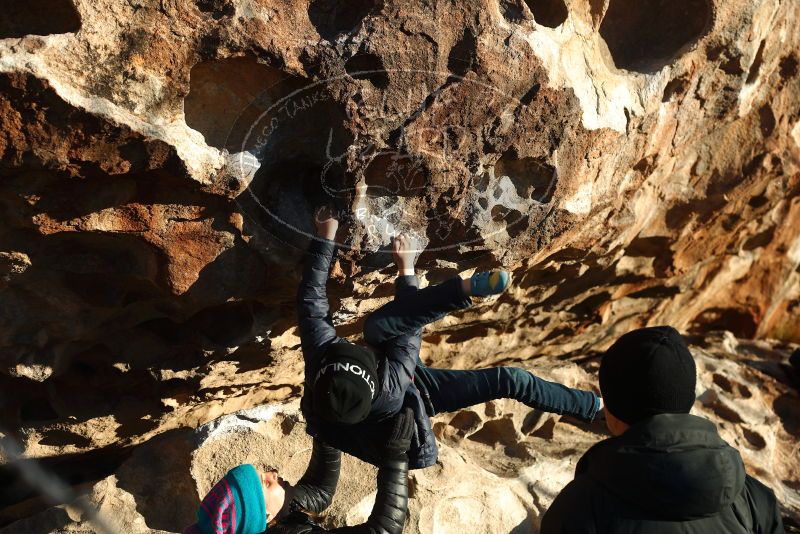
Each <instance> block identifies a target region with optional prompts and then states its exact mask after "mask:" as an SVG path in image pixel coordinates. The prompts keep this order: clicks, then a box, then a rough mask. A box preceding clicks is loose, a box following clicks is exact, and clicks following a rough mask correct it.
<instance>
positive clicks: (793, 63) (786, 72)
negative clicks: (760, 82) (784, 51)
mask: <svg viewBox="0 0 800 534" xmlns="http://www.w3.org/2000/svg"><path fill="white" fill-rule="evenodd" d="M798 66H800V62H798V61H797V58H796V57H794V55H792V54H789V55H788V56H785V57H783V58H781V62H780V65H779V69H780V73H781V78H783V79H784V80H789V79H791V78H794V77H795V76H797V72H798V71H800V69H798Z"/></svg>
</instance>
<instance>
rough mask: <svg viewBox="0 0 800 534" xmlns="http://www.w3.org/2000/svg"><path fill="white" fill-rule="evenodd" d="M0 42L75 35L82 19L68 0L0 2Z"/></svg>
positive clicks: (14, 0)
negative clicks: (58, 34) (68, 34)
mask: <svg viewBox="0 0 800 534" xmlns="http://www.w3.org/2000/svg"><path fill="white" fill-rule="evenodd" d="M0 12H2V14H3V15H2V16H0V39H7V38H10V37H23V36H25V35H53V34H57V33H71V32H76V31H78V30H79V29H80V28H81V17H80V15H79V14H78V10H77V9H75V5H74V4H73V3H72V2H71V1H70V0H25V1H20V0H0Z"/></svg>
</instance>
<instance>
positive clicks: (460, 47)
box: [447, 28, 478, 77]
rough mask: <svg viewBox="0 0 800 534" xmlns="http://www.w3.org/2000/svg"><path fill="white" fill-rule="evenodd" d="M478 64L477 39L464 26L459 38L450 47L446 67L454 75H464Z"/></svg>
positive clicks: (470, 30)
mask: <svg viewBox="0 0 800 534" xmlns="http://www.w3.org/2000/svg"><path fill="white" fill-rule="evenodd" d="M477 64H478V40H477V39H476V38H475V34H474V33H473V32H472V29H471V28H466V29H465V30H464V33H463V34H462V35H461V39H459V40H458V42H457V43H456V44H455V45H453V48H451V49H450V54H449V55H448V56H447V68H448V70H449V71H450V72H452V73H453V74H455V75H456V76H462V77H463V76H466V75H467V73H468V72H469V71H471V70H474V69H475V67H476V66H477Z"/></svg>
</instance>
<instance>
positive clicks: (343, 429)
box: [297, 208, 602, 469]
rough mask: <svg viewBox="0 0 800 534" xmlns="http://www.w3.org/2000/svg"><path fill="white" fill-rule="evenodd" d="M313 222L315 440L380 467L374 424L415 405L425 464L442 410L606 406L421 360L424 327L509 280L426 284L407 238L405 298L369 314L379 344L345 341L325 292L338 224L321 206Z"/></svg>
mask: <svg viewBox="0 0 800 534" xmlns="http://www.w3.org/2000/svg"><path fill="white" fill-rule="evenodd" d="M315 224H316V227H317V234H318V237H319V239H313V240H312V242H311V245H310V249H309V257H308V259H307V260H306V265H305V269H304V274H303V280H302V282H301V284H300V288H299V291H298V302H297V305H298V314H299V325H300V339H301V344H302V349H303V357H304V359H305V391H304V393H303V398H302V401H301V408H302V411H303V414H304V415H305V417H306V420H307V430H308V432H309V433H310V434H311V435H312V436H317V437H320V438H321V439H323V440H324V441H325V442H326V443H328V444H330V445H332V446H334V447H336V448H338V449H339V450H341V451H343V452H346V453H348V454H351V455H353V456H356V457H358V458H360V459H362V460H364V461H366V462H369V463H372V464H375V465H380V463H379V462H380V460H381V458H380V451H379V450H377V448H376V447H375V446H374V445H373V444H374V443H375V442H376V439H373V438H372V434H373V432H374V427H375V424H376V423H377V422H380V421H382V420H384V419H386V418H387V417H390V416H392V415H394V414H396V413H397V412H398V411H400V409H401V408H402V407H410V408H411V409H412V410H413V412H414V419H415V423H416V432H415V433H414V437H413V440H412V444H411V448H410V449H409V453H408V455H409V467H410V468H411V469H420V468H423V467H428V466H431V465H433V464H434V463H435V462H436V459H437V456H438V451H437V448H436V440H435V438H434V436H433V431H432V429H431V422H430V417H431V416H433V415H435V414H437V413H440V412H452V411H457V410H460V409H462V408H466V407H468V406H472V405H475V404H479V403H482V402H486V401H489V400H492V399H500V398H511V399H516V400H519V401H521V402H523V403H525V404H526V405H528V406H530V407H533V408H537V409H541V410H544V411H548V412H555V413H560V414H568V415H572V416H574V417H576V418H579V419H582V420H585V421H591V420H592V419H593V418H594V417H595V415H596V414H597V413H598V412H599V411H600V409H601V407H602V404H601V401H600V398H599V397H597V396H596V395H595V394H594V393H592V392H589V391H579V390H575V389H570V388H567V387H566V386H563V385H561V384H556V383H553V382H547V381H544V380H541V379H539V378H537V377H536V376H534V375H533V374H531V373H529V372H528V371H525V370H523V369H519V368H514V367H495V368H489V369H479V370H473V371H455V370H444V369H430V368H428V367H425V366H424V365H423V364H422V362H421V361H420V359H419V350H420V344H421V334H422V328H423V327H424V326H425V325H426V324H428V323H431V322H434V321H436V320H438V319H441V318H442V317H444V316H445V315H446V314H447V313H449V312H452V311H455V310H459V309H464V308H467V307H468V306H469V305H470V304H471V297H472V296H488V295H492V294H498V293H501V292H502V291H504V290H505V289H506V287H507V286H508V282H509V276H508V273H506V272H505V271H492V272H482V273H476V274H474V275H473V276H472V277H470V278H468V279H464V280H462V279H461V278H460V277H455V278H452V279H450V280H448V281H446V282H444V283H442V284H439V285H434V286H429V287H426V288H424V289H418V281H417V277H416V275H415V274H414V251H413V247H412V244H411V240H410V239H409V238H408V237H407V236H404V235H400V236H398V237H396V238H395V239H394V242H393V249H394V259H395V263H396V265H397V268H398V277H397V280H396V292H397V294H396V296H395V298H394V300H393V301H392V302H389V303H387V304H386V305H384V306H383V307H381V308H380V309H378V310H377V311H375V312H374V313H373V314H371V315H370V316H369V317H368V318H367V320H366V323H365V326H364V337H365V339H366V341H367V342H368V343H369V344H370V345H371V347H366V346H363V345H357V344H353V343H350V342H348V341H346V340H344V339H342V338H340V337H338V336H337V335H336V331H335V330H334V327H333V322H332V320H331V314H330V309H329V307H328V299H327V296H326V290H325V284H326V281H327V279H328V270H329V268H330V265H331V261H332V259H333V254H334V250H335V246H336V244H335V242H334V239H335V237H336V231H337V229H338V221H337V220H336V219H335V218H334V217H332V216H331V215H330V211H329V210H328V209H327V208H322V209H321V210H319V211H318V212H317V216H316V219H315Z"/></svg>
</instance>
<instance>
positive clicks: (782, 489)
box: [6, 332, 800, 534]
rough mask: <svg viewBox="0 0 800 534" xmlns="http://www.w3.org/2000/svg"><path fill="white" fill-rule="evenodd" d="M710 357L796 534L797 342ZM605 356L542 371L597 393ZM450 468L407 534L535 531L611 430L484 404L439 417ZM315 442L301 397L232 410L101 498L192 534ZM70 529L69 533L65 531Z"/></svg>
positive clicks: (176, 436) (430, 488) (732, 438)
mask: <svg viewBox="0 0 800 534" xmlns="http://www.w3.org/2000/svg"><path fill="white" fill-rule="evenodd" d="M693 341H694V342H695V343H696V344H695V345H693V346H692V351H693V353H694V355H695V357H696V359H697V363H698V378H699V381H698V387H697V395H698V401H697V403H696V405H695V407H694V413H695V414H697V415H702V416H705V417H709V418H710V419H712V420H714V421H715V422H716V423H717V426H718V428H719V430H720V433H721V435H722V436H723V438H724V439H725V440H727V441H728V442H729V443H730V444H732V445H734V446H735V447H737V448H738V449H739V451H740V452H741V454H742V457H743V458H744V461H745V464H746V466H747V470H748V472H749V473H750V474H752V475H754V476H757V477H759V478H760V479H761V480H762V481H764V482H765V483H767V484H768V485H769V486H770V487H772V488H773V489H775V492H776V494H777V496H778V498H779V500H780V501H781V503H783V505H784V507H785V509H784V512H785V514H786V516H787V525H788V526H789V529H788V532H792V528H794V527H797V526H798V523H797V518H798V517H799V516H800V495H798V491H797V489H798V487H800V466H798V464H797V461H796V451H797V441H798V440H797V431H798V421H800V403H798V400H800V398H799V397H798V393H797V390H796V389H794V387H795V386H796V385H797V384H798V379H799V378H800V376H798V374H797V373H796V372H793V371H791V370H789V369H788V367H787V366H786V365H785V364H784V363H783V362H785V360H786V357H787V353H786V351H787V348H789V347H787V346H784V345H779V344H778V345H776V344H775V343H765V342H753V341H743V340H737V339H736V338H735V337H734V336H733V335H732V334H730V333H729V332H722V333H714V334H710V335H707V336H706V337H705V338H696V339H693ZM595 367H596V362H593V363H592V364H590V365H588V366H587V367H586V368H582V367H581V366H579V365H578V364H575V363H567V362H549V363H547V364H541V365H536V366H531V368H532V370H534V371H535V372H537V373H539V374H541V375H542V376H543V377H545V378H548V379H555V380H559V381H563V382H564V383H566V384H568V385H571V386H588V385H590V384H591V383H592V382H593V381H594V378H593V372H594V370H595ZM434 430H435V432H436V434H437V436H438V438H439V441H440V444H441V453H440V456H439V462H438V463H437V464H436V465H435V466H433V467H431V468H428V469H424V470H420V471H413V472H412V474H411V477H410V482H409V484H410V487H409V495H410V503H409V519H408V523H407V529H406V531H407V532H437V533H440V532H441V533H454V534H455V533H460V532H464V531H465V529H468V530H469V531H470V532H481V533H508V532H532V531H535V530H536V528H537V527H538V524H539V521H540V519H541V515H542V514H543V513H544V511H545V510H546V509H547V507H548V506H549V505H550V503H551V502H552V500H553V498H554V497H555V495H556V494H557V493H558V491H559V490H560V489H561V488H562V487H563V486H564V485H565V484H567V483H568V482H569V481H570V480H571V479H572V475H573V472H574V469H575V464H576V462H577V460H578V458H580V456H581V454H583V452H585V451H586V449H588V448H589V447H590V446H591V445H592V444H593V443H595V442H596V441H598V440H600V439H603V438H605V437H607V435H608V434H607V431H606V430H605V428H604V427H602V426H601V425H597V424H595V425H584V424H581V423H578V422H576V421H574V420H570V419H568V418H564V417H560V416H557V415H553V414H546V413H542V412H539V411H536V410H531V409H530V408H527V407H525V406H524V405H522V404H519V403H516V402H514V401H505V400H504V401H497V402H490V403H487V404H482V405H478V406H475V407H473V408H470V409H468V410H463V411H461V412H458V413H455V414H446V415H441V416H437V417H436V418H435V421H434ZM310 455H311V439H310V438H309V436H308V435H307V434H306V433H305V425H304V423H303V421H302V416H301V415H300V413H299V403H298V402H297V401H291V402H289V403H274V404H270V405H262V406H258V407H254V408H249V409H247V410H244V411H241V412H236V413H234V414H231V415H226V416H223V417H221V418H219V419H216V420H214V421H212V422H210V423H208V424H206V425H203V426H201V427H199V428H197V429H195V430H192V429H188V428H187V429H180V430H172V431H168V432H165V433H163V434H161V435H159V436H157V437H155V438H153V439H151V440H149V441H147V442H146V443H144V444H142V445H141V446H139V447H137V448H136V450H135V451H134V452H133V454H132V455H131V456H130V457H129V458H127V459H126V460H125V461H124V462H123V463H122V464H121V466H120V467H119V468H118V469H116V471H115V472H114V473H113V474H110V475H109V476H108V477H107V478H105V479H103V480H100V481H99V482H97V483H96V484H94V486H93V487H91V488H90V490H89V501H90V502H91V503H93V505H94V506H95V507H96V508H97V509H98V510H99V512H100V514H101V517H102V518H103V519H105V520H106V521H107V522H108V523H109V524H111V525H113V526H115V527H116V528H118V529H119V531H120V532H131V533H140V532H141V533H146V532H151V531H152V530H156V531H162V530H163V531H166V532H180V531H181V530H182V529H183V527H185V526H186V525H188V524H190V523H191V522H193V518H194V513H195V511H196V508H197V505H198V501H199V500H200V498H201V496H203V495H205V493H206V492H207V491H208V490H209V489H210V488H211V487H212V486H213V485H214V484H215V483H216V481H217V480H219V479H220V478H221V477H223V476H224V475H225V473H226V472H227V471H228V470H229V469H230V468H232V467H234V466H236V465H239V464H241V463H252V464H254V465H258V466H263V467H276V468H278V469H279V472H280V473H281V476H282V477H284V478H285V479H286V480H287V481H288V482H290V483H294V482H296V481H297V480H298V479H299V478H300V476H302V474H303V472H304V471H305V468H306V467H307V465H308V460H309V458H310ZM376 473H377V471H376V470H375V468H373V467H372V466H370V465H368V464H364V463H363V462H360V461H359V460H356V459H354V458H352V457H350V456H346V455H345V456H343V462H342V470H341V479H340V481H339V487H338V491H337V492H336V496H335V498H334V501H333V504H332V505H331V507H330V508H329V509H328V510H327V511H326V513H325V514H324V515H323V516H322V518H321V519H320V522H321V523H322V524H324V525H326V526H328V527H334V526H341V525H345V524H349V525H352V524H359V523H361V522H364V521H366V519H367V517H368V516H369V513H370V511H371V509H372V505H373V503H374V499H375V491H376ZM23 528H25V529H28V530H27V531H28V532H76V533H77V532H86V531H87V529H88V530H89V531H92V530H93V526H92V524H91V523H88V522H86V520H85V518H84V517H82V516H81V514H79V513H77V512H76V511H75V510H74V507H70V506H61V507H56V508H51V509H49V510H47V511H44V512H41V513H39V514H38V515H35V516H33V517H29V518H27V519H24V520H22V521H20V522H17V523H14V524H12V525H11V526H9V527H8V528H7V529H6V531H7V532H20V531H22V530H14V529H23ZM59 529H63V530H59Z"/></svg>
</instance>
